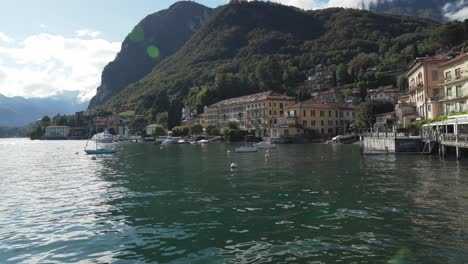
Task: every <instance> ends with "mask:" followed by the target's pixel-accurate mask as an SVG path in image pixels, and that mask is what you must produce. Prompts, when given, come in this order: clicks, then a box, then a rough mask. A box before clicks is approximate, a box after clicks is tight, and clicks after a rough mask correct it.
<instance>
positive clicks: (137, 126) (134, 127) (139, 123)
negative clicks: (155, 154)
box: [130, 118, 147, 133]
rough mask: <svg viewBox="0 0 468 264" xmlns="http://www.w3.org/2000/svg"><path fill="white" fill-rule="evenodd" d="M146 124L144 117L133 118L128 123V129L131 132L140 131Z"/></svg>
mask: <svg viewBox="0 0 468 264" xmlns="http://www.w3.org/2000/svg"><path fill="white" fill-rule="evenodd" d="M146 125H147V123H146V120H145V119H144V118H138V119H135V120H134V121H133V122H132V123H131V124H130V131H131V132H132V133H137V132H139V131H142V130H143V129H145V127H146Z"/></svg>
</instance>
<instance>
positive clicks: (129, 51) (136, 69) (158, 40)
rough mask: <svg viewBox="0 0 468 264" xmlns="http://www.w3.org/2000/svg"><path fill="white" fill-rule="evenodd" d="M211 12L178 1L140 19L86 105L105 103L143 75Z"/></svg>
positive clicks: (212, 10)
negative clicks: (94, 94)
mask: <svg viewBox="0 0 468 264" xmlns="http://www.w3.org/2000/svg"><path fill="white" fill-rule="evenodd" d="M214 12H215V10H214V9H211V8H208V7H205V6H203V5H200V4H197V3H195V2H188V1H181V2H177V3H175V4H174V5H172V6H171V7H169V8H168V9H166V10H162V11H159V12H157V13H154V14H152V15H149V16H147V17H146V18H145V19H143V20H142V21H141V22H140V23H139V24H138V25H137V26H135V28H134V29H133V30H132V32H131V33H130V34H129V35H128V36H127V37H126V38H125V40H124V42H123V43H122V48H121V51H120V52H119V53H118V54H117V57H116V58H115V60H114V61H112V62H111V63H109V64H108V65H107V66H106V67H105V68H104V71H103V73H102V80H101V85H100V86H99V87H98V88H97V93H96V96H94V97H93V99H92V100H91V102H90V104H89V108H93V107H96V106H99V105H101V104H104V103H105V102H107V100H109V99H110V98H111V97H112V96H114V95H116V94H117V93H118V92H120V91H121V90H122V89H124V88H125V87H126V86H127V85H129V84H130V83H133V82H136V81H138V80H140V79H141V78H143V77H144V76H145V75H146V74H148V73H149V72H150V71H151V70H152V69H153V68H154V67H155V66H157V65H158V64H159V62H161V61H162V60H163V59H164V58H166V57H168V56H170V55H172V54H173V53H175V52H176V51H177V50H179V48H180V47H182V46H183V45H184V44H185V42H186V41H187V40H188V39H189V38H190V37H191V36H192V35H193V34H194V33H195V32H196V31H197V30H198V29H199V28H201V27H202V26H203V25H204V24H205V22H206V21H207V20H208V18H209V17H210V16H211V15H212V14H213V13H214Z"/></svg>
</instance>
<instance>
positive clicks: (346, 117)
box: [271, 99, 357, 137]
mask: <svg viewBox="0 0 468 264" xmlns="http://www.w3.org/2000/svg"><path fill="white" fill-rule="evenodd" d="M356 118H357V110H356V108H355V107H353V106H352V105H348V104H344V103H333V102H326V101H320V100H315V99H310V100H307V101H304V102H300V103H297V104H294V105H291V106H290V107H288V109H287V113H286V119H285V118H284V117H283V118H279V119H278V120H279V121H278V122H277V123H278V124H277V125H276V127H274V128H272V132H271V134H272V136H273V137H274V136H275V135H277V136H285V133H284V132H285V128H288V133H287V134H288V135H293V134H294V135H297V134H298V133H301V130H300V129H302V130H303V133H305V134H309V133H310V134H320V135H338V134H345V133H346V132H347V131H349V129H350V127H351V125H352V124H354V123H355V121H356ZM275 128H277V129H278V130H277V131H275ZM281 133H283V134H282V135H281Z"/></svg>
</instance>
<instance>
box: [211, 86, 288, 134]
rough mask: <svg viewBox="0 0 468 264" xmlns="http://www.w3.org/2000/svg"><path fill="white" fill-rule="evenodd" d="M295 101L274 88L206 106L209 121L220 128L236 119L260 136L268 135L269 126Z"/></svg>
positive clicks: (246, 128) (240, 124)
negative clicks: (274, 90)
mask: <svg viewBox="0 0 468 264" xmlns="http://www.w3.org/2000/svg"><path fill="white" fill-rule="evenodd" d="M294 103H295V99H294V98H293V97H289V96H286V95H283V94H280V93H277V92H273V91H267V92H261V93H256V94H251V95H246V96H241V97H236V98H230V99H226V100H223V101H220V102H217V103H215V104H213V105H210V106H208V107H205V121H206V125H207V126H215V127H217V128H219V129H220V128H222V127H224V126H227V125H228V124H229V123H231V122H233V123H236V124H237V125H238V126H239V128H240V129H244V130H254V131H255V134H256V136H259V137H262V136H268V128H269V127H271V126H273V125H274V124H276V122H277V119H276V118H278V117H281V116H283V115H284V113H285V109H286V108H287V107H288V106H290V105H292V104H294Z"/></svg>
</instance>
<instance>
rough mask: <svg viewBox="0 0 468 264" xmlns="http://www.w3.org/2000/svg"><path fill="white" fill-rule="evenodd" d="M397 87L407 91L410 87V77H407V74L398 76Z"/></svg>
mask: <svg viewBox="0 0 468 264" xmlns="http://www.w3.org/2000/svg"><path fill="white" fill-rule="evenodd" d="M397 87H398V89H400V91H401V92H404V91H406V90H407V89H408V78H406V76H404V75H401V76H400V77H398V80H397Z"/></svg>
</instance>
